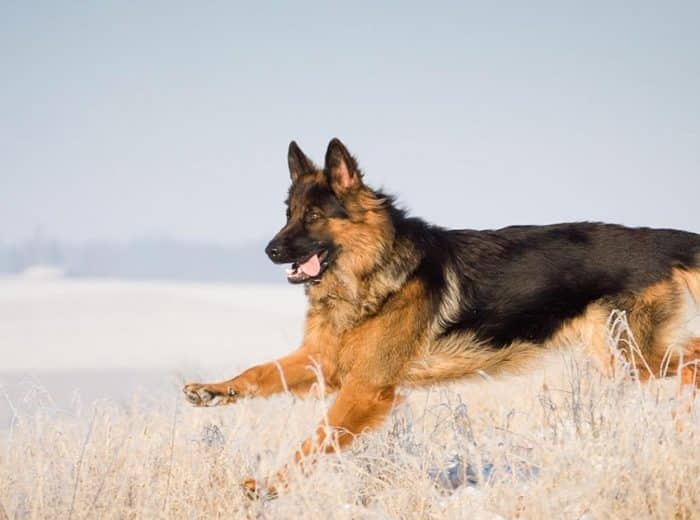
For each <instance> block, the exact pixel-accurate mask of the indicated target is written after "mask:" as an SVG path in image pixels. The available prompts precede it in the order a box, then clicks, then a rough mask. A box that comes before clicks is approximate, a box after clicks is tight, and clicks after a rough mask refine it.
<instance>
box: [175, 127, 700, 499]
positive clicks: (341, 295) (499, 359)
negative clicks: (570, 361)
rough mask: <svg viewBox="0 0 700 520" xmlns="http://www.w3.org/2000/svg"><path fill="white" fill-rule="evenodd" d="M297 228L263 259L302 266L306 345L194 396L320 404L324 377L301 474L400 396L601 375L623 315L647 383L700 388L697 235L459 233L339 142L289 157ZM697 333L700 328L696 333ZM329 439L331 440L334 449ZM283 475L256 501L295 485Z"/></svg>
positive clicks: (286, 230)
mask: <svg viewBox="0 0 700 520" xmlns="http://www.w3.org/2000/svg"><path fill="white" fill-rule="evenodd" d="M288 162H289V171H290V174H291V179H292V184H291V187H290V189H289V196H288V198H287V201H286V205H287V222H286V224H285V225H284V227H283V228H282V229H281V230H280V231H279V233H277V235H276V236H275V237H274V238H273V239H272V240H271V241H270V243H269V244H268V246H267V248H266V253H267V255H268V256H269V257H270V259H271V260H272V261H273V262H275V263H278V264H291V267H290V268H289V269H288V270H287V278H288V281H289V282H290V283H293V284H303V285H304V288H305V291H306V295H307V297H308V313H307V317H306V325H305V332H304V339H303V341H302V345H301V347H300V348H299V349H298V350H297V351H295V352H293V353H291V354H289V355H288V356H286V357H283V358H281V359H279V360H277V361H276V362H271V363H266V364H263V365H259V366H255V367H253V368H250V369H249V370H246V371H245V372H243V373H242V374H240V375H238V376H236V377H234V378H233V379H231V380H229V381H225V382H223V383H214V384H189V385H187V386H185V388H184V392H185V395H186V397H187V399H188V400H189V401H190V402H191V403H193V404H195V405H198V406H212V405H222V404H230V403H234V402H236V401H238V400H239V399H241V398H244V397H265V396H269V395H271V394H275V393H279V392H282V391H284V389H285V388H288V389H289V390H290V391H291V392H294V393H295V394H305V393H307V392H308V391H309V390H310V389H311V387H312V385H313V384H314V383H315V382H316V376H315V372H314V371H313V370H311V367H312V365H316V366H318V367H320V369H321V371H322V373H323V377H324V378H325V385H326V388H327V389H329V390H330V391H337V393H338V395H337V398H336V400H335V402H334V403H333V405H332V406H331V408H330V410H329V412H328V417H327V420H328V426H329V427H328V428H326V427H324V426H321V427H319V428H318V429H317V431H316V433H315V435H313V436H312V437H310V438H309V439H307V440H306V441H305V442H303V444H302V445H301V446H300V447H299V449H298V450H297V451H296V453H295V461H297V462H298V461H300V460H302V459H303V458H305V457H307V456H308V455H310V454H312V453H316V452H322V451H330V450H332V449H334V447H333V446H334V445H336V446H337V445H339V446H341V447H342V446H345V445H347V444H348V443H349V442H351V440H352V439H353V437H354V436H355V435H357V434H359V433H361V432H362V431H363V430H365V429H366V428H371V427H373V426H376V425H378V424H380V423H381V422H382V420H383V419H384V418H385V416H386V415H387V413H388V412H389V410H390V409H391V407H392V404H393V403H394V402H395V397H396V389H397V387H400V386H401V387H406V386H421V385H429V384H432V383H436V382H440V381H450V380H456V379H460V378H464V377H467V376H469V375H472V374H474V373H475V372H481V371H483V372H485V373H497V372H504V371H506V372H507V371H517V370H519V369H520V368H521V367H524V366H525V365H526V364H527V362H528V361H529V360H530V359H532V358H533V357H535V356H538V355H539V354H540V353H543V352H545V351H548V350H551V349H554V348H559V347H562V346H566V345H573V344H578V345H584V346H585V348H586V349H587V352H588V353H589V354H590V355H591V356H592V357H593V358H594V359H595V360H596V361H597V364H598V365H599V366H600V368H601V369H602V370H604V371H608V370H610V369H611V364H612V360H613V359H614V356H612V355H611V352H610V350H609V347H608V345H607V342H606V329H607V327H606V324H607V321H608V318H609V315H610V313H611V311H613V310H615V309H619V310H623V311H625V312H626V315H627V318H628V321H629V325H630V328H631V330H632V332H633V334H634V337H635V340H636V342H637V344H638V346H639V352H626V353H625V354H624V355H626V356H627V357H628V359H630V358H635V359H633V360H634V361H635V365H636V366H638V367H645V368H643V369H640V370H639V371H638V376H639V377H640V378H642V379H645V378H648V377H650V376H652V375H655V376H656V375H659V374H660V373H661V372H663V375H669V374H675V375H677V376H678V377H679V379H680V381H681V382H682V384H689V385H698V384H700V377H698V374H697V372H698V371H697V370H696V368H697V365H698V363H700V331H699V330H698V329H699V328H700V327H697V326H696V327H695V329H696V330H693V327H692V325H698V319H697V318H698V317H700V235H696V234H693V233H688V232H683V231H675V230H662V229H659V230H654V229H648V228H636V229H631V228H627V227H623V226H619V225H608V224H598V223H575V224H557V225H549V226H514V227H508V228H505V229H499V230H495V231H474V230H447V229H443V228H440V227H437V226H433V225H431V224H428V223H426V222H424V221H423V220H420V219H418V218H413V217H410V216H408V215H407V214H406V213H405V212H404V211H403V210H401V209H399V208H398V207H397V206H396V205H395V203H394V199H393V198H392V197H390V196H388V195H386V194H385V193H382V192H380V191H377V190H373V189H371V188H369V187H368V186H367V185H366V184H365V183H364V180H363V175H362V173H361V172H360V169H359V168H358V164H357V162H356V160H355V159H354V158H353V156H352V155H351V154H350V153H349V152H348V150H347V149H346V147H345V146H344V145H343V144H342V143H341V142H340V141H339V140H338V139H333V140H332V141H331V142H330V144H329V145H328V150H327V152H326V157H325V164H324V167H323V168H318V167H316V166H315V165H314V164H313V163H312V162H311V160H309V159H308V158H307V157H306V155H304V153H303V152H302V151H301V150H300V149H299V147H298V146H297V144H296V143H295V142H292V143H291V144H290V145H289V153H288ZM693 322H694V323H693ZM329 441H332V442H329ZM284 474H285V471H284V470H282V471H280V473H278V474H277V475H276V476H274V477H272V478H271V479H268V481H267V482H266V483H265V484H264V485H262V484H258V483H257V482H256V481H255V480H253V479H248V480H247V481H245V483H244V485H245V487H246V488H247V489H248V490H249V491H250V492H256V490H259V489H262V488H265V486H267V489H270V488H271V487H274V486H275V485H279V484H281V483H283V482H284Z"/></svg>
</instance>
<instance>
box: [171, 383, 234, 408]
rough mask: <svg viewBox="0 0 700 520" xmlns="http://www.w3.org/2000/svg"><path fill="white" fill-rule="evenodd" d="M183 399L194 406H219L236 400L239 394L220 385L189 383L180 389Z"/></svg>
mask: <svg viewBox="0 0 700 520" xmlns="http://www.w3.org/2000/svg"><path fill="white" fill-rule="evenodd" d="M182 391H183V393H184V394H185V398H186V399H187V400H188V401H189V402H190V403H191V404H193V405H195V406H220V405H222V404H231V403H234V402H236V401H237V400H238V397H239V394H238V392H236V391H235V390H234V389H233V388H230V387H225V388H222V387H221V386H220V385H203V384H199V383H190V384H189V385H185V387H184V388H183V389H182Z"/></svg>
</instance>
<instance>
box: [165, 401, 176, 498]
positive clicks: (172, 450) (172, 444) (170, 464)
mask: <svg viewBox="0 0 700 520" xmlns="http://www.w3.org/2000/svg"><path fill="white" fill-rule="evenodd" d="M179 403H180V395H179V394H178V395H177V396H176V397H175V407H174V409H173V422H172V428H171V430H170V456H169V457H168V480H167V482H166V484H165V499H164V500H163V512H165V511H167V507H168V501H169V500H170V480H171V478H172V474H173V454H174V453H175V427H176V425H177V409H178V404H179Z"/></svg>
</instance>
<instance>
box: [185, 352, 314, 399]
mask: <svg viewBox="0 0 700 520" xmlns="http://www.w3.org/2000/svg"><path fill="white" fill-rule="evenodd" d="M316 364H320V366H321V367H323V365H322V364H321V363H320V360H319V359H318V357H317V356H315V355H314V354H313V353H312V352H311V351H310V349H307V348H301V349H299V350H297V351H296V352H294V353H292V354H290V355H288V356H285V357H283V358H281V359H278V360H277V361H273V362H270V363H264V364H262V365H257V366H254V367H252V368H249V369H248V370H246V371H245V372H243V373H241V374H239V375H238V376H236V377H234V378H233V379H229V380H228V381H224V382H221V383H190V384H188V385H185V387H184V388H183V392H184V393H185V397H186V399H187V400H188V401H189V402H190V403H192V404H193V405H195V406H219V405H223V404H231V403H235V402H236V401H238V400H239V399H240V398H242V397H267V396H269V395H272V394H276V393H280V392H283V391H284V390H285V387H286V389H288V390H289V391H291V392H293V393H295V394H297V395H304V394H306V393H307V392H308V391H309V389H310V388H311V386H312V385H313V384H314V383H315V382H316V381H317V374H316V371H315V370H314V366H315V365H316ZM324 377H326V379H328V378H327V376H326V374H324Z"/></svg>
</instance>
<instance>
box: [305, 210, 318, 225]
mask: <svg viewBox="0 0 700 520" xmlns="http://www.w3.org/2000/svg"><path fill="white" fill-rule="evenodd" d="M320 218H321V214H320V213H319V212H318V211H309V212H308V213H307V214H306V221H307V222H316V221H317V220H318V219H320Z"/></svg>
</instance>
